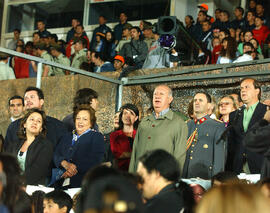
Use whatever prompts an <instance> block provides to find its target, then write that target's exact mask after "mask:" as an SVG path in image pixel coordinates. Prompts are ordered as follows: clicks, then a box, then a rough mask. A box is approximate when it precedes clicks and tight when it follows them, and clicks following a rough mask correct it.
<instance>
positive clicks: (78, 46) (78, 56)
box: [71, 38, 87, 69]
mask: <svg viewBox="0 0 270 213" xmlns="http://www.w3.org/2000/svg"><path fill="white" fill-rule="evenodd" d="M86 46H87V42H86V40H85V39H83V38H79V39H76V40H75V41H74V50H75V54H74V57H73V59H72V62H71V67H74V68H77V69H80V66H81V64H82V63H83V62H86V61H87V49H86Z"/></svg>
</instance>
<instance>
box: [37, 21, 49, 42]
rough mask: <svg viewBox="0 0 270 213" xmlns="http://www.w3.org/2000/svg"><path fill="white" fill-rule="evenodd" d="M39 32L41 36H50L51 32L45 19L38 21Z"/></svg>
mask: <svg viewBox="0 0 270 213" xmlns="http://www.w3.org/2000/svg"><path fill="white" fill-rule="evenodd" d="M37 29H38V34H39V36H40V38H41V37H48V36H49V35H50V34H51V33H50V32H49V31H48V30H47V29H46V26H45V22H44V21H41V20H39V21H37Z"/></svg>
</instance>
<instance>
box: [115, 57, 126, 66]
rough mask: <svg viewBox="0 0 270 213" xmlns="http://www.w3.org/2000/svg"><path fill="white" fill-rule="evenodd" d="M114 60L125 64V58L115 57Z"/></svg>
mask: <svg viewBox="0 0 270 213" xmlns="http://www.w3.org/2000/svg"><path fill="white" fill-rule="evenodd" d="M114 60H118V61H121V62H122V63H123V64H124V63H125V59H124V57H123V56H121V55H116V56H115V57H114Z"/></svg>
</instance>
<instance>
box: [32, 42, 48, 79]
mask: <svg viewBox="0 0 270 213" xmlns="http://www.w3.org/2000/svg"><path fill="white" fill-rule="evenodd" d="M35 49H36V51H37V56H39V57H41V58H42V59H45V60H47V61H53V58H52V56H51V55H50V54H49V53H48V52H47V48H46V45H45V44H44V43H38V44H36V45H35ZM32 65H34V64H32ZM33 69H34V70H35V71H37V67H33ZM52 74H53V67H51V66H49V65H46V64H43V69H42V77H47V76H51V75H52Z"/></svg>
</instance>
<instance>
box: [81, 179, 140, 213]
mask: <svg viewBox="0 0 270 213" xmlns="http://www.w3.org/2000/svg"><path fill="white" fill-rule="evenodd" d="M86 193H87V194H86V197H85V200H84V203H83V209H82V211H81V213H83V212H112V213H114V212H115V213H116V212H123V213H124V212H126V213H141V212H143V203H142V199H141V194H140V192H139V191H138V190H137V188H136V186H135V185H134V184H132V183H131V182H129V181H128V180H126V179H125V178H124V177H120V176H108V177H104V178H102V179H99V180H97V181H96V182H95V183H94V184H93V185H92V187H91V188H90V189H89V190H88V191H87V192H86ZM76 212H77V211H76ZM78 213H80V212H78Z"/></svg>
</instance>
